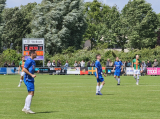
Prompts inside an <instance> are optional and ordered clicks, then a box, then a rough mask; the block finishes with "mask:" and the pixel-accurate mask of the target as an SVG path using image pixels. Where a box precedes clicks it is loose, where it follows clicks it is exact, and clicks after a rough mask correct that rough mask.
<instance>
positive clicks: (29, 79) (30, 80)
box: [22, 50, 39, 114]
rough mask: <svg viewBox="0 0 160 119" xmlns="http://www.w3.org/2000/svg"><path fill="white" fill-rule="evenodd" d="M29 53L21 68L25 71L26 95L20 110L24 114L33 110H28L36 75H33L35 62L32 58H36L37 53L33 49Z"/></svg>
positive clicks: (31, 112)
mask: <svg viewBox="0 0 160 119" xmlns="http://www.w3.org/2000/svg"><path fill="white" fill-rule="evenodd" d="M29 55H30V58H28V59H27V60H26V62H25V65H24V69H23V71H24V72H25V75H24V83H25V85H26V87H27V90H28V96H27V97H26V100H25V106H24V108H23V109H22V111H24V112H25V113H26V114H34V113H35V112H33V111H31V110H30V105H31V101H32V97H33V96H34V78H35V77H36V75H34V72H35V67H36V63H35V61H34V60H33V59H34V58H36V56H37V54H36V51H35V50H31V51H30V52H29ZM37 72H39V71H37Z"/></svg>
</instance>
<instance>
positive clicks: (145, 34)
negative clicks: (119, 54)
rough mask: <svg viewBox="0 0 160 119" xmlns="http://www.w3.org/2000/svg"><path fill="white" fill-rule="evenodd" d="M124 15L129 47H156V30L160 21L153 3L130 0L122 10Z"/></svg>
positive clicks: (142, 0)
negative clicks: (152, 5) (154, 10)
mask: <svg viewBox="0 0 160 119" xmlns="http://www.w3.org/2000/svg"><path fill="white" fill-rule="evenodd" d="M122 17H123V18H124V19H125V21H126V22H125V23H126V24H125V28H127V37H128V43H127V47H129V48H138V49H141V48H145V47H151V48H152V47H155V44H156V43H157V36H156V35H157V34H156V33H155V30H156V29H157V27H158V24H159V21H158V18H157V15H156V14H155V12H153V9H152V8H151V4H149V3H146V1H145V0H132V1H131V0H129V2H128V4H127V5H125V7H124V8H123V10H122Z"/></svg>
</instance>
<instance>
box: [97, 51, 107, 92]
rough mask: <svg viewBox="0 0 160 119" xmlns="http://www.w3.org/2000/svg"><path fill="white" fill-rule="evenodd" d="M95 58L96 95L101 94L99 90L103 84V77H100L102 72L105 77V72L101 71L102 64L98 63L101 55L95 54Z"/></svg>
mask: <svg viewBox="0 0 160 119" xmlns="http://www.w3.org/2000/svg"><path fill="white" fill-rule="evenodd" d="M96 58H97V61H96V62H95V67H96V72H95V76H96V78H97V87H96V95H102V93H101V90H102V88H103V86H104V84H105V82H104V78H103V77H102V73H103V74H104V76H105V77H106V74H105V73H104V72H102V66H101V63H100V60H101V55H100V54H98V55H96ZM100 82H101V85H100Z"/></svg>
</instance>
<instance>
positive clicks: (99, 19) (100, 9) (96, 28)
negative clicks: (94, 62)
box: [83, 0, 110, 49]
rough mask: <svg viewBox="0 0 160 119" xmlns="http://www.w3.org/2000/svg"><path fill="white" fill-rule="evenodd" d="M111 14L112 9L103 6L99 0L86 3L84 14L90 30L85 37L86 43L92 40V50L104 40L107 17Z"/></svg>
mask: <svg viewBox="0 0 160 119" xmlns="http://www.w3.org/2000/svg"><path fill="white" fill-rule="evenodd" d="M109 12H110V7H109V6H108V5H103V4H102V3H100V2H99V1H98V0H93V2H87V3H85V11H84V14H85V15H86V18H87V24H88V28H87V30H86V32H85V34H84V36H83V37H84V41H86V40H91V49H92V48H93V47H95V46H96V45H97V43H101V42H102V40H103V35H104V33H105V32H106V31H105V30H104V29H105V28H106V25H105V16H107V15H108V14H109ZM103 43H104V42H103Z"/></svg>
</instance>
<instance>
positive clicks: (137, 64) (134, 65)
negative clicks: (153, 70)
mask: <svg viewBox="0 0 160 119" xmlns="http://www.w3.org/2000/svg"><path fill="white" fill-rule="evenodd" d="M140 66H141V71H140ZM133 68H134V69H133ZM132 70H133V76H134V78H135V80H136V84H137V85H139V75H140V73H142V72H143V66H142V64H141V61H140V60H139V55H136V59H133V61H132Z"/></svg>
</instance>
